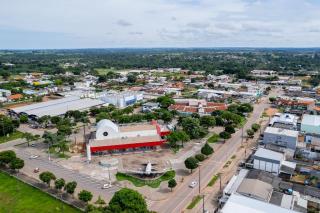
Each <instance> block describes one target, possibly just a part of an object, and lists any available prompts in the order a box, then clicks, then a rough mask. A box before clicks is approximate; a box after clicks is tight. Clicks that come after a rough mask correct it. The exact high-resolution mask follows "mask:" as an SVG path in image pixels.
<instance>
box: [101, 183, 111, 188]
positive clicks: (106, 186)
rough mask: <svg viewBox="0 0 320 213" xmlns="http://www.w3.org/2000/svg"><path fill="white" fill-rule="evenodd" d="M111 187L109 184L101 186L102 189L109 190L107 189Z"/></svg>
mask: <svg viewBox="0 0 320 213" xmlns="http://www.w3.org/2000/svg"><path fill="white" fill-rule="evenodd" d="M111 187H112V185H111V183H110V182H109V183H105V184H103V185H102V187H101V188H102V189H109V188H111Z"/></svg>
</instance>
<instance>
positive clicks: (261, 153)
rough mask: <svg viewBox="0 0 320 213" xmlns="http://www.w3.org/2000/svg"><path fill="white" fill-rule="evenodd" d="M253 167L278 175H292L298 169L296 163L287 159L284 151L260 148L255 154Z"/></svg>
mask: <svg viewBox="0 0 320 213" xmlns="http://www.w3.org/2000/svg"><path fill="white" fill-rule="evenodd" d="M253 168H254V169H258V170H262V171H266V172H270V173H273V174H276V175H278V174H280V173H284V174H287V175H289V176H291V175H292V174H293V173H294V171H295V169H296V163H293V162H289V161H285V155H284V154H283V153H280V152H275V151H271V150H268V149H264V148H259V149H258V150H257V151H256V153H255V154H254V155H253Z"/></svg>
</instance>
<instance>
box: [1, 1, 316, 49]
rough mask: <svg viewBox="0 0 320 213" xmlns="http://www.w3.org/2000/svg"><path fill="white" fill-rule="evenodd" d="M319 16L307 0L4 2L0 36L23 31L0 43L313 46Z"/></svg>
mask: <svg viewBox="0 0 320 213" xmlns="http://www.w3.org/2000/svg"><path fill="white" fill-rule="evenodd" d="M319 20H320V3H319V2H316V1H314V0H224V1H221V0H152V1H150V0H135V1H132V0H92V1H88V0H68V1H65V0H55V1H49V0H28V1H23V0H10V1H6V2H5V3H4V2H2V6H1V8H0V38H1V30H2V31H3V30H5V31H6V35H8V34H10V33H12V34H17V33H19V34H23V33H27V34H28V35H29V36H28V40H26V41H25V40H23V39H21V37H19V38H20V39H19V40H17V39H14V38H17V36H12V38H10V36H6V38H5V39H0V48H25V47H32V46H35V44H37V43H36V41H37V40H39V39H38V37H39V36H42V37H41V41H42V43H41V46H40V47H43V48H47V47H49V48H69V47H75V48H77V47H159V46H162V47H170V46H174V47H192V46H193V47H195V46H200V47H202V46H204V47H216V46H217V47H219V46H229V47H232V46H267V47H268V46H281V47H286V46H288V47H290V46H292V47H295V46H320V39H319V38H320V31H319V29H320V21H319ZM31 32H34V40H32V38H31V36H30V35H31V34H32V33H31ZM39 32H40V33H39ZM50 33H51V34H52V35H53V36H57V35H59V39H57V41H58V42H55V43H54V45H55V46H53V44H51V43H50V38H51V37H52V36H48V39H47V43H46V37H45V36H46V35H48V34H50ZM64 36H65V39H63V37H64ZM22 38H23V36H22ZM71 38H74V39H73V41H72V42H70V40H71ZM37 47H39V45H38V46H37Z"/></svg>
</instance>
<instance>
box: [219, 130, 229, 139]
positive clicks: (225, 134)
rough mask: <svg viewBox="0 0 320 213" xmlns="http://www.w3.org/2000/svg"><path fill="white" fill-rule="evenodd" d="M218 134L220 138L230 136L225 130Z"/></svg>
mask: <svg viewBox="0 0 320 213" xmlns="http://www.w3.org/2000/svg"><path fill="white" fill-rule="evenodd" d="M219 136H220V138H223V139H225V140H226V139H229V138H231V134H230V133H229V132H225V131H223V132H220V134H219Z"/></svg>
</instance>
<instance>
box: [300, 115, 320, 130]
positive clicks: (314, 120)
mask: <svg viewBox="0 0 320 213" xmlns="http://www.w3.org/2000/svg"><path fill="white" fill-rule="evenodd" d="M301 132H303V133H306V134H316V135H320V115H308V114H305V115H303V118H302V122H301Z"/></svg>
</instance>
